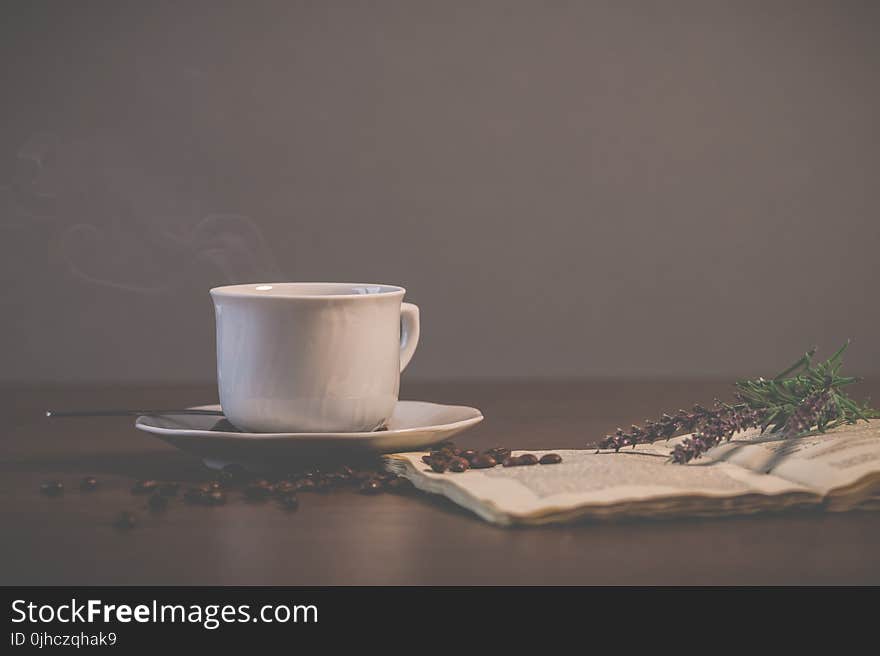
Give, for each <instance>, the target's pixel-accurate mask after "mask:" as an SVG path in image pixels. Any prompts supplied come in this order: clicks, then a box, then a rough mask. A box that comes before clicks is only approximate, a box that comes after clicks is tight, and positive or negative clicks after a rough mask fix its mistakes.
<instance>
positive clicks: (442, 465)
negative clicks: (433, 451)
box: [430, 457, 449, 474]
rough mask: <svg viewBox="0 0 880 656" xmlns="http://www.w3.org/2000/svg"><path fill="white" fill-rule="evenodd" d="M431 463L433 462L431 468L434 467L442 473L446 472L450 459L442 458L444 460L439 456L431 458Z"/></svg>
mask: <svg viewBox="0 0 880 656" xmlns="http://www.w3.org/2000/svg"><path fill="white" fill-rule="evenodd" d="M430 464H431V469H433V470H434V471H435V472H437V473H438V474H442V473H443V472H445V471H446V470H447V469H448V467H449V461H448V460H446V459H442V460H441V459H440V458H437V457H435V458H433V459H432V460H431V463H430Z"/></svg>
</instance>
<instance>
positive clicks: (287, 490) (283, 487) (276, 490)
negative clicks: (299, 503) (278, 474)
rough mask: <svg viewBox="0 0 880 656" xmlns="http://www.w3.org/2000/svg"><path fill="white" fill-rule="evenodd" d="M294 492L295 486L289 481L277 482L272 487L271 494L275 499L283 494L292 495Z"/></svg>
mask: <svg viewBox="0 0 880 656" xmlns="http://www.w3.org/2000/svg"><path fill="white" fill-rule="evenodd" d="M295 492H296V485H295V484H293V483H291V482H290V481H279V482H277V483H275V485H273V486H272V494H274V495H275V496H277V497H282V496H284V495H285V494H292V493H295Z"/></svg>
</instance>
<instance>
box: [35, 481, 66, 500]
mask: <svg viewBox="0 0 880 656" xmlns="http://www.w3.org/2000/svg"><path fill="white" fill-rule="evenodd" d="M40 492H41V493H42V494H45V495H46V496H47V497H57V496H60V495H61V493H62V492H64V484H63V483H62V482H61V481H46V482H45V483H43V484H42V485H40Z"/></svg>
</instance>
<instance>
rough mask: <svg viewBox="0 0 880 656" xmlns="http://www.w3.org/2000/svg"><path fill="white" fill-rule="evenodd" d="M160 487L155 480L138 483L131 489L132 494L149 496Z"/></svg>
mask: <svg viewBox="0 0 880 656" xmlns="http://www.w3.org/2000/svg"><path fill="white" fill-rule="evenodd" d="M157 487H159V483H158V482H157V481H153V480H146V481H137V482H136V483H135V484H134V487H132V488H131V493H132V494H149V493H150V492H152V491H153V490H155V489H156V488H157Z"/></svg>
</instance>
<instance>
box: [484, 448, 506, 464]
mask: <svg viewBox="0 0 880 656" xmlns="http://www.w3.org/2000/svg"><path fill="white" fill-rule="evenodd" d="M486 453H488V454H489V455H490V456H492V457H493V458H495V461H496V462H504V459H505V458H509V457H510V449H508V448H506V447H503V446H495V447H492V448H491V449H489V450H488V451H486Z"/></svg>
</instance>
